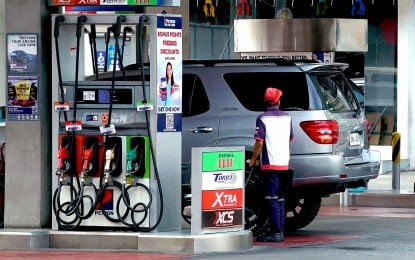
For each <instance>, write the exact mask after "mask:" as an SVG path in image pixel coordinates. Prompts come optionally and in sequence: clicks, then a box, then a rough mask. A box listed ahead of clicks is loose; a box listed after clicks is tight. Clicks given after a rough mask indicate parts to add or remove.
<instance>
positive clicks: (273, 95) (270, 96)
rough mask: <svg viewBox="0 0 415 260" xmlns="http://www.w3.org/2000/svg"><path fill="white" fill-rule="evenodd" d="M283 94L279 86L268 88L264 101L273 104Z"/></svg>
mask: <svg viewBox="0 0 415 260" xmlns="http://www.w3.org/2000/svg"><path fill="white" fill-rule="evenodd" d="M281 96H282V91H281V90H279V89H277V88H267V89H266V90H265V94H264V101H265V102H271V103H272V104H276V103H277V102H278V100H280V97H281Z"/></svg>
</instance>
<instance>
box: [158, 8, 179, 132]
mask: <svg viewBox="0 0 415 260" xmlns="http://www.w3.org/2000/svg"><path fill="white" fill-rule="evenodd" d="M156 54H157V77H156V78H157V86H156V88H157V89H158V96H157V131H158V132H179V131H181V130H182V124H181V122H182V19H181V18H180V17H168V16H159V17H157V53H156Z"/></svg>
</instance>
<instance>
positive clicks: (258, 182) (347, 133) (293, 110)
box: [100, 59, 380, 235]
mask: <svg viewBox="0 0 415 260" xmlns="http://www.w3.org/2000/svg"><path fill="white" fill-rule="evenodd" d="M138 68H139V66H137V65H134V64H133V65H129V66H127V67H125V71H126V75H127V76H126V79H127V80H132V81H140V80H141V79H140V76H139V73H137V69H138ZM346 68H347V64H342V63H336V64H322V63H309V62H306V61H302V62H300V61H298V62H293V61H288V60H285V59H270V60H203V61H196V60H193V61H191V60H189V61H184V62H183V83H182V100H183V103H182V113H183V114H182V116H183V121H182V158H183V161H182V184H183V185H182V187H183V203H182V204H183V205H182V207H183V209H184V208H185V207H186V206H190V204H191V198H190V196H189V195H190V194H191V193H190V192H191V191H190V183H191V182H190V179H191V172H190V170H191V165H190V163H191V148H192V147H206V146H245V150H246V155H245V158H251V153H252V150H253V144H254V138H253V136H254V130H255V120H256V117H257V116H258V114H259V113H261V112H263V111H264V110H265V104H264V102H263V94H264V91H265V88H267V87H270V86H272V87H277V88H279V89H281V90H282V92H283V96H282V98H281V106H280V108H281V109H282V110H284V111H287V112H288V113H289V114H290V115H291V117H292V120H293V130H294V141H293V142H292V143H291V147H290V149H291V160H290V166H291V168H292V169H293V170H294V179H293V187H292V188H291V189H290V191H289V194H288V197H287V204H286V208H287V218H286V229H287V230H296V229H300V228H302V227H305V226H306V225H308V224H309V223H311V222H312V221H313V219H314V218H315V217H316V216H317V214H318V212H319V209H320V205H321V198H322V197H326V196H329V195H331V194H334V193H338V192H343V191H345V189H346V188H356V187H365V186H367V182H368V181H369V180H370V179H374V178H376V177H377V176H378V172H379V167H380V153H379V152H377V151H371V150H369V134H368V130H369V123H368V121H367V120H366V118H365V116H364V113H363V111H362V110H361V108H360V106H359V102H358V100H357V99H356V96H355V95H354V93H353V90H352V88H351V86H350V81H349V80H348V79H347V78H346V77H345V76H344V74H343V70H344V69H346ZM147 71H148V70H147ZM108 77H111V74H108ZM108 77H107V78H106V77H105V76H104V77H103V76H100V79H101V80H105V79H108ZM123 78H124V77H117V80H120V79H123ZM262 185H263V181H262V178H261V173H260V171H259V169H255V170H254V172H253V173H252V174H251V175H250V179H249V181H247V186H246V188H245V225H246V228H247V229H250V230H252V231H253V233H254V235H255V234H256V233H258V232H260V231H261V230H262V229H264V228H266V224H267V214H266V213H265V210H266V207H265V205H264V200H263V198H264V196H263V194H262V192H263V190H264V188H263V186H262ZM184 212H186V211H184ZM183 217H184V218H185V220H188V221H189V219H190V216H188V215H185V214H184V215H183Z"/></svg>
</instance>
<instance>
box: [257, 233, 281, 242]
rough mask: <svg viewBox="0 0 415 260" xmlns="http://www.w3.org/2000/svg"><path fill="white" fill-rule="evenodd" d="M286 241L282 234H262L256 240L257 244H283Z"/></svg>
mask: <svg viewBox="0 0 415 260" xmlns="http://www.w3.org/2000/svg"><path fill="white" fill-rule="evenodd" d="M282 241H284V239H283V238H282V236H281V233H266V234H261V235H259V236H258V237H257V238H256V242H282Z"/></svg>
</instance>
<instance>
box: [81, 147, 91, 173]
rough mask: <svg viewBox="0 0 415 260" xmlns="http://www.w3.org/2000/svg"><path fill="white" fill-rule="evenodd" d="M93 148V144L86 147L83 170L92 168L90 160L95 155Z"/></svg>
mask: <svg viewBox="0 0 415 260" xmlns="http://www.w3.org/2000/svg"><path fill="white" fill-rule="evenodd" d="M93 148H94V147H93V146H91V148H88V149H85V150H84V158H83V160H84V163H83V165H82V170H84V171H89V170H90V168H89V162H90V160H91V159H92V158H93V156H94V150H93Z"/></svg>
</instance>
